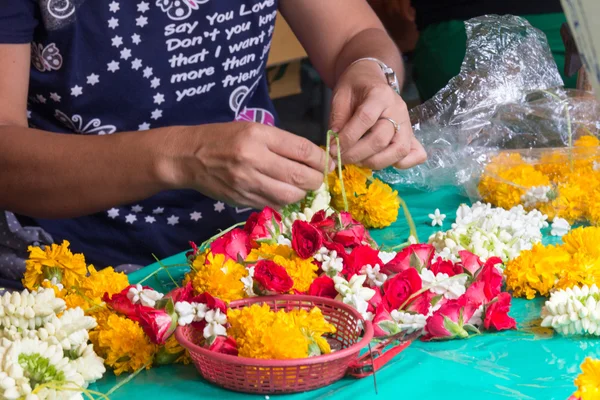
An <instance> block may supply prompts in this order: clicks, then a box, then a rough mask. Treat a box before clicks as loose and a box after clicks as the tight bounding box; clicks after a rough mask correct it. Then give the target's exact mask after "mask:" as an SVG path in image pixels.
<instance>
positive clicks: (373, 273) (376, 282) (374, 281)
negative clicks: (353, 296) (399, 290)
mask: <svg viewBox="0 0 600 400" xmlns="http://www.w3.org/2000/svg"><path fill="white" fill-rule="evenodd" d="M360 273H361V274H364V275H366V276H367V285H369V286H370V287H380V286H383V284H384V283H385V281H387V279H388V276H387V275H386V274H384V273H382V272H381V267H380V266H379V264H375V266H374V267H373V266H371V264H367V265H365V266H364V267H362V269H361V272H360Z"/></svg>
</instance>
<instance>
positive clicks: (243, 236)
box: [210, 228, 252, 262]
mask: <svg viewBox="0 0 600 400" xmlns="http://www.w3.org/2000/svg"><path fill="white" fill-rule="evenodd" d="M251 247H252V246H251V244H250V236H249V235H248V232H246V231H245V230H243V229H241V228H236V229H233V230H231V231H229V232H227V233H226V234H224V235H223V236H221V237H220V238H218V239H217V240H215V241H214V242H212V243H211V244H210V250H211V251H212V252H213V253H214V254H224V255H225V256H226V257H227V258H229V259H232V260H233V261H236V262H237V261H238V260H239V259H240V258H241V259H242V260H245V259H246V257H248V253H250V249H251Z"/></svg>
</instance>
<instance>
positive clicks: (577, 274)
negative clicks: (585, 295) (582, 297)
mask: <svg viewBox="0 0 600 400" xmlns="http://www.w3.org/2000/svg"><path fill="white" fill-rule="evenodd" d="M593 284H596V285H600V258H597V257H590V256H589V255H587V254H584V253H576V254H574V255H573V259H572V260H571V262H570V263H569V264H568V265H566V266H565V268H563V270H562V271H561V272H560V278H559V280H558V282H557V283H556V285H555V286H554V287H555V288H556V289H566V288H571V287H573V286H582V285H587V286H592V285H593Z"/></svg>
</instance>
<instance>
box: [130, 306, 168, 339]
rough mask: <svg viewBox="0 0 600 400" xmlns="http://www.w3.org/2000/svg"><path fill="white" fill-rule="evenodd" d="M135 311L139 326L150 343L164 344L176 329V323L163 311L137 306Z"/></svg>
mask: <svg viewBox="0 0 600 400" xmlns="http://www.w3.org/2000/svg"><path fill="white" fill-rule="evenodd" d="M137 311H138V317H139V323H140V326H141V327H142V329H143V330H144V333H145V334H146V335H147V336H148V338H150V340H151V341H152V343H155V344H165V342H166V341H167V339H168V338H169V336H171V335H172V334H173V332H175V328H177V321H176V320H174V319H173V318H172V317H171V316H170V315H169V314H168V313H167V312H166V311H165V310H155V309H154V308H152V307H143V306H139V307H138V310H137Z"/></svg>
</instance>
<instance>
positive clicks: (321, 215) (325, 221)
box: [310, 210, 335, 234]
mask: <svg viewBox="0 0 600 400" xmlns="http://www.w3.org/2000/svg"><path fill="white" fill-rule="evenodd" d="M310 224H311V225H312V226H314V227H315V228H317V229H318V230H320V231H321V232H322V233H324V234H329V233H332V232H334V231H335V219H333V216H329V217H328V216H327V213H326V212H325V210H321V211H318V212H317V213H316V214H315V215H313V217H312V219H311V220H310Z"/></svg>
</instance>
